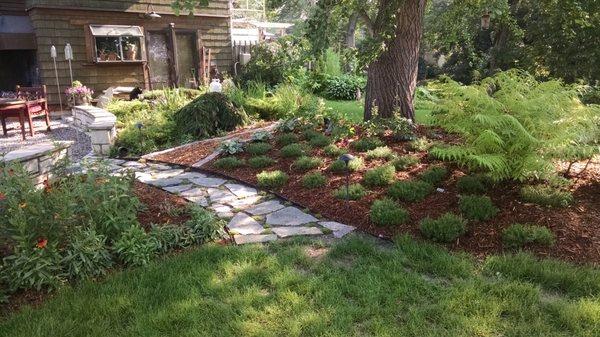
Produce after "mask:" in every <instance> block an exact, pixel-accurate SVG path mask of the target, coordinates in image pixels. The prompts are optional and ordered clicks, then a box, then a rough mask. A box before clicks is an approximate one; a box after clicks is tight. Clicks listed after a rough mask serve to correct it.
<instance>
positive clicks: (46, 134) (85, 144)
mask: <svg viewBox="0 0 600 337" xmlns="http://www.w3.org/2000/svg"><path fill="white" fill-rule="evenodd" d="M33 124H34V130H35V135H34V136H33V137H31V136H30V135H29V133H27V135H26V140H23V139H22V138H21V127H20V125H19V122H17V121H7V122H6V127H7V128H8V135H7V136H6V137H5V136H4V135H3V134H2V133H1V131H0V154H4V153H7V152H10V151H13V150H16V149H18V148H20V147H23V146H27V145H33V144H39V143H43V142H47V141H53V140H72V141H74V142H75V143H74V144H73V145H72V146H71V160H72V161H74V162H78V161H80V160H81V158H83V157H84V156H85V155H86V154H88V153H89V152H90V151H91V150H92V143H91V141H90V137H89V136H88V135H86V134H85V133H83V132H80V131H78V130H76V129H74V128H72V127H70V126H69V125H68V124H66V123H64V122H63V121H62V120H60V119H57V120H51V121H50V128H51V129H52V130H51V131H46V122H45V121H44V120H43V119H42V120H34V121H33ZM25 130H26V132H29V128H28V126H26V127H25Z"/></svg>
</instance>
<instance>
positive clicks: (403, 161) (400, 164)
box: [392, 156, 419, 171]
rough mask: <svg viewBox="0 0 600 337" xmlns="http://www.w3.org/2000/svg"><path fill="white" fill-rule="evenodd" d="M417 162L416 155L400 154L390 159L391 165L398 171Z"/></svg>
mask: <svg viewBox="0 0 600 337" xmlns="http://www.w3.org/2000/svg"><path fill="white" fill-rule="evenodd" d="M418 163H419V158H418V157H416V156H402V157H398V158H396V159H394V160H393V161H392V165H394V167H395V168H396V170H398V171H403V170H406V169H408V168H411V167H413V166H415V165H417V164H418Z"/></svg>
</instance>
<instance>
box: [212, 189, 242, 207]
mask: <svg viewBox="0 0 600 337" xmlns="http://www.w3.org/2000/svg"><path fill="white" fill-rule="evenodd" d="M207 192H208V197H209V198H210V202H212V203H216V204H222V203H227V202H229V201H233V200H235V199H237V197H236V196H235V194H233V193H231V192H229V191H224V190H219V189H216V188H209V189H208V190H207Z"/></svg>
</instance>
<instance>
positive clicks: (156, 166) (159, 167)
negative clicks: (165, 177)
mask: <svg viewBox="0 0 600 337" xmlns="http://www.w3.org/2000/svg"><path fill="white" fill-rule="evenodd" d="M148 166H149V167H151V168H153V169H155V170H159V171H166V170H170V169H171V166H168V165H163V164H155V163H149V164H148Z"/></svg>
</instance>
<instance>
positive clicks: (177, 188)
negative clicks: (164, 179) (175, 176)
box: [163, 184, 193, 193]
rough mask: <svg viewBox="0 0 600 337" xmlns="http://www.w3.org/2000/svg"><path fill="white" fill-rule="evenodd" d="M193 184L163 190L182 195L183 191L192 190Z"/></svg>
mask: <svg viewBox="0 0 600 337" xmlns="http://www.w3.org/2000/svg"><path fill="white" fill-rule="evenodd" d="M192 186H193V185H192V184H183V185H175V186H167V187H163V190H165V191H169V192H171V193H181V192H183V191H186V190H189V189H190V188H192Z"/></svg>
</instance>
